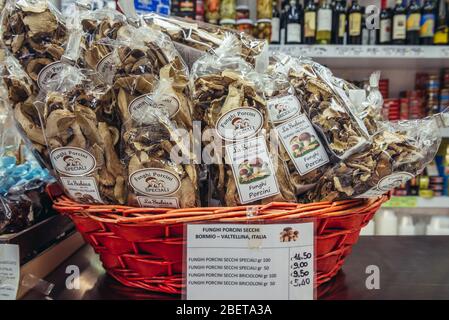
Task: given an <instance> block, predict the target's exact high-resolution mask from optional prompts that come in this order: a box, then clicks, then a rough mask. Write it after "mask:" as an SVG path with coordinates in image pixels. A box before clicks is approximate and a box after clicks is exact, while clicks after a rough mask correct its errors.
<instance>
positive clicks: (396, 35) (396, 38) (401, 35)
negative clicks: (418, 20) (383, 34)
mask: <svg viewBox="0 0 449 320" xmlns="http://www.w3.org/2000/svg"><path fill="white" fill-rule="evenodd" d="M406 25H407V8H406V7H405V6H404V5H403V4H402V0H396V5H395V6H394V8H393V19H392V31H391V43H392V44H405V40H406V39H407V26H406Z"/></svg>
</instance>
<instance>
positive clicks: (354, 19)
mask: <svg viewBox="0 0 449 320" xmlns="http://www.w3.org/2000/svg"><path fill="white" fill-rule="evenodd" d="M361 32H362V14H361V13H358V12H355V13H351V14H350V15H349V35H350V36H351V37H357V36H360V34H361Z"/></svg>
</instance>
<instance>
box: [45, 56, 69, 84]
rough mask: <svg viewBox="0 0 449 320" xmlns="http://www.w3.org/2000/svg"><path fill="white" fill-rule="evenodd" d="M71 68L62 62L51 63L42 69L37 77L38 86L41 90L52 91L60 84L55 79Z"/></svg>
mask: <svg viewBox="0 0 449 320" xmlns="http://www.w3.org/2000/svg"><path fill="white" fill-rule="evenodd" d="M67 67H69V65H68V64H65V63H62V62H60V61H57V62H53V63H50V64H48V65H46V66H45V67H43V68H42V70H41V71H40V72H39V75H38V76H37V85H38V86H39V88H40V89H41V90H45V91H50V90H51V89H52V88H55V87H56V85H58V84H59V81H57V80H55V77H56V76H57V75H58V74H60V73H61V71H62V70H63V69H64V68H67Z"/></svg>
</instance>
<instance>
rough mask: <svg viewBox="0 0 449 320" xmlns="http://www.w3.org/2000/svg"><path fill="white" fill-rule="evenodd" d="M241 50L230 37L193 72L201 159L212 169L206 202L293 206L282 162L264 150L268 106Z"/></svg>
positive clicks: (192, 83) (265, 145)
mask: <svg viewBox="0 0 449 320" xmlns="http://www.w3.org/2000/svg"><path fill="white" fill-rule="evenodd" d="M240 49H241V43H240V41H239V40H238V39H237V38H236V37H235V36H234V35H232V34H229V35H227V36H226V37H225V39H224V40H223V43H222V45H221V46H220V47H219V48H217V49H216V50H215V51H214V52H213V53H208V54H205V55H204V56H203V57H201V58H200V59H199V60H198V61H196V62H195V64H194V65H193V68H192V75H191V90H192V94H193V102H194V104H195V109H194V110H195V113H194V119H195V120H201V121H202V123H203V138H205V140H206V141H205V144H206V146H205V148H204V150H205V151H203V159H205V161H210V163H211V165H210V166H209V180H210V188H211V195H210V197H209V198H210V199H211V200H210V201H213V203H215V202H217V201H218V203H220V204H222V205H226V206H235V205H240V204H248V203H269V202H272V201H294V199H295V197H294V193H293V192H292V191H291V189H289V188H288V186H289V185H290V184H289V183H288V181H287V180H288V178H287V172H286V170H285V167H284V162H283V161H282V160H281V159H278V157H277V156H276V158H274V159H273V157H272V154H271V152H270V149H269V147H268V137H267V134H268V133H269V130H270V126H269V122H268V119H269V116H268V110H267V106H266V100H265V98H264V97H263V94H261V93H260V92H259V90H258V88H257V86H256V84H255V83H254V82H253V81H251V79H250V77H249V74H250V73H252V72H254V70H253V68H252V66H251V65H250V64H248V63H247V62H245V61H244V60H243V59H242V58H241V55H240ZM276 151H277V150H276ZM208 152H209V154H207V153H208ZM205 155H206V157H205ZM207 156H210V157H207ZM277 160H279V161H277ZM283 187H285V188H283Z"/></svg>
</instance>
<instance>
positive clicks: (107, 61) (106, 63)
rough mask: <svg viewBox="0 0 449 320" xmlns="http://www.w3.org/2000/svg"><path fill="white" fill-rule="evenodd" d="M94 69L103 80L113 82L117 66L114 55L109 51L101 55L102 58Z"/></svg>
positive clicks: (108, 82)
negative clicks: (105, 54) (103, 55)
mask: <svg viewBox="0 0 449 320" xmlns="http://www.w3.org/2000/svg"><path fill="white" fill-rule="evenodd" d="M96 69H97V72H98V73H99V74H100V75H101V77H102V79H103V81H104V82H106V83H107V84H112V83H113V82H114V76H115V73H116V72H117V67H116V64H115V62H114V55H113V54H112V53H110V54H108V55H107V56H105V57H103V59H101V60H100V61H99V62H98V63H97V68H96Z"/></svg>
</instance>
